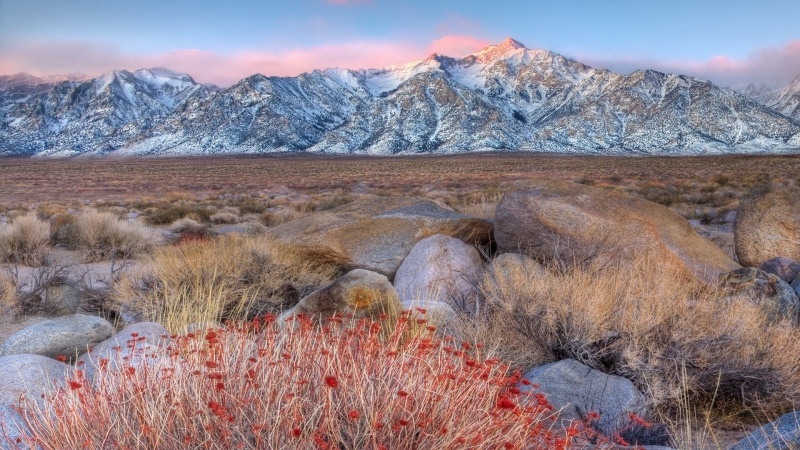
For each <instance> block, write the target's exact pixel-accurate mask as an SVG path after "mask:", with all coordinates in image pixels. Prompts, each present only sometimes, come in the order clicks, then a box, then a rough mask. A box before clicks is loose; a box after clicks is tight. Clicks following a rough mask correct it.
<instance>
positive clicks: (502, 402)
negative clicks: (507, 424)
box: [497, 396, 517, 409]
mask: <svg viewBox="0 0 800 450" xmlns="http://www.w3.org/2000/svg"><path fill="white" fill-rule="evenodd" d="M497 407H498V408H502V409H514V408H516V407H517V404H516V403H514V401H513V400H511V399H510V398H508V397H506V396H502V397H500V398H499V399H497Z"/></svg>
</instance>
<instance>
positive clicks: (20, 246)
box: [0, 214, 50, 266]
mask: <svg viewBox="0 0 800 450" xmlns="http://www.w3.org/2000/svg"><path fill="white" fill-rule="evenodd" d="M49 241H50V226H49V225H48V224H47V222H44V221H42V220H39V218H37V217H36V215H35V214H27V215H24V216H19V217H16V218H14V219H13V221H12V222H11V223H9V224H0V262H6V263H12V264H24V265H28V266H39V265H43V264H45V263H46V262H47V251H48V243H49Z"/></svg>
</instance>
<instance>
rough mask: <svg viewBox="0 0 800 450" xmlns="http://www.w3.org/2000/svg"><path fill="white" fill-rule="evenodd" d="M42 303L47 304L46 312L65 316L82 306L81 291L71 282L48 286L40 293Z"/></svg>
mask: <svg viewBox="0 0 800 450" xmlns="http://www.w3.org/2000/svg"><path fill="white" fill-rule="evenodd" d="M41 296H42V303H43V304H45V305H47V312H48V314H52V315H54V316H65V315H67V314H75V313H76V312H78V311H79V310H80V309H81V306H83V304H84V301H85V298H84V295H83V291H81V290H80V289H79V288H78V287H77V286H75V285H73V284H71V283H64V284H57V285H55V286H50V287H48V288H47V289H45V290H44V292H43V293H42V294H41Z"/></svg>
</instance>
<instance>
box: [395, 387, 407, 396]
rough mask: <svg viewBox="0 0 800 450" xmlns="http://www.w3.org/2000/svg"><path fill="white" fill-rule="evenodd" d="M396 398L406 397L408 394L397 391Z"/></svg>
mask: <svg viewBox="0 0 800 450" xmlns="http://www.w3.org/2000/svg"><path fill="white" fill-rule="evenodd" d="M397 396H398V397H407V396H408V392H406V391H404V390H402V389H400V390H399V391H397Z"/></svg>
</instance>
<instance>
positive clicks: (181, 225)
mask: <svg viewBox="0 0 800 450" xmlns="http://www.w3.org/2000/svg"><path fill="white" fill-rule="evenodd" d="M169 231H171V232H173V233H177V234H188V235H192V236H204V237H208V236H209V235H210V234H211V228H209V226H208V225H205V224H202V223H200V222H198V221H196V220H194V219H189V218H188V217H187V218H184V219H180V220H178V221H176V222H175V223H173V224H172V225H170V226H169Z"/></svg>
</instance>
